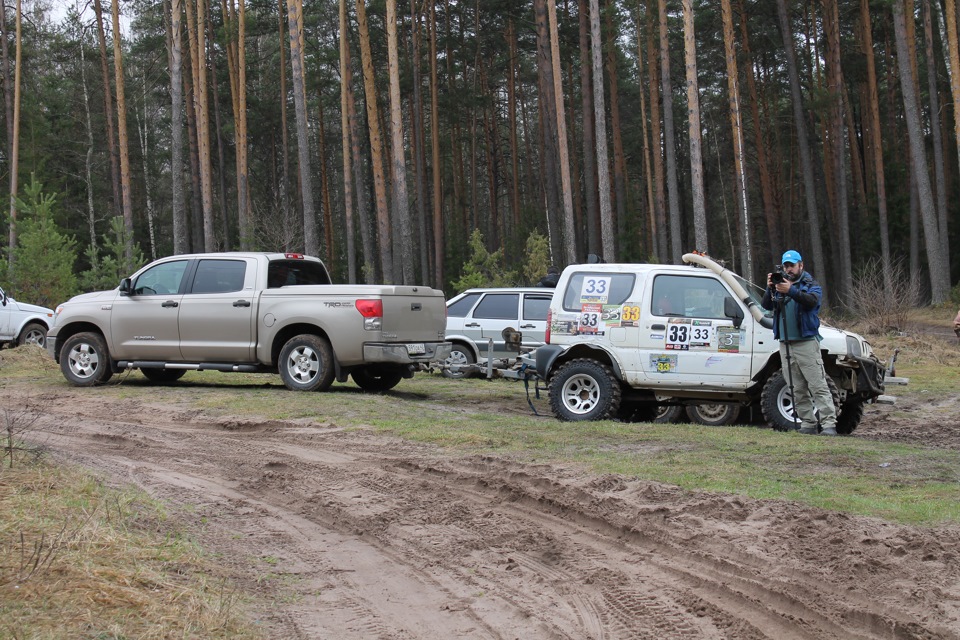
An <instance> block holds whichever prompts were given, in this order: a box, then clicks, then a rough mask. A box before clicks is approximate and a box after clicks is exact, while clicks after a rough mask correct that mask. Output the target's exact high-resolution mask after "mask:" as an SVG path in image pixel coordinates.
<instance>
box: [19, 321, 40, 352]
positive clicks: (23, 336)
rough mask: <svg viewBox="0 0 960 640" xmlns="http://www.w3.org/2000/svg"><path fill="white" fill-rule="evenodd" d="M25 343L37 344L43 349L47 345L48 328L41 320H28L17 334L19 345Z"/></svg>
mask: <svg viewBox="0 0 960 640" xmlns="http://www.w3.org/2000/svg"><path fill="white" fill-rule="evenodd" d="M25 344H35V345H37V346H38V347H40V348H41V349H42V348H44V347H45V346H47V328H46V327H44V326H43V325H42V324H40V323H39V322H28V323H27V326H25V327H24V328H23V331H21V332H20V335H19V336H17V346H18V347H22V346H23V345H25Z"/></svg>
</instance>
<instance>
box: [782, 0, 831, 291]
mask: <svg viewBox="0 0 960 640" xmlns="http://www.w3.org/2000/svg"><path fill="white" fill-rule="evenodd" d="M777 15H778V17H779V22H780V35H781V37H782V38H783V49H784V53H785V54H786V59H787V74H788V75H789V78H790V96H791V99H792V103H793V123H794V126H795V127H796V128H797V149H798V151H799V153H800V166H801V172H802V176H803V186H804V196H805V200H806V205H807V223H808V225H809V227H810V245H811V253H812V255H813V260H812V261H809V259H805V260H804V263H805V264H806V266H807V267H808V268H810V269H811V271H813V272H814V273H816V269H825V268H826V262H825V261H824V256H823V244H822V242H821V239H820V214H819V212H818V211H817V197H816V181H815V179H814V174H813V160H812V158H811V155H810V142H809V137H808V135H807V124H806V121H805V120H804V114H803V94H802V93H801V92H800V74H799V72H798V70H797V54H796V51H795V50H794V47H793V35H792V32H791V31H790V21H789V18H788V16H787V5H786V0H777ZM781 224H782V222H781ZM811 262H812V263H811ZM822 283H823V279H822V278H821V284H822Z"/></svg>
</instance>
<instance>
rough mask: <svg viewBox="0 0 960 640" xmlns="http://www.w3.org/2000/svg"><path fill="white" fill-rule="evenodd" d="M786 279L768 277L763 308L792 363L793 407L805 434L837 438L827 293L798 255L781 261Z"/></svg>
mask: <svg viewBox="0 0 960 640" xmlns="http://www.w3.org/2000/svg"><path fill="white" fill-rule="evenodd" d="M780 261H781V263H782V269H783V271H782V274H781V273H779V272H778V274H777V275H778V276H780V275H782V278H780V277H774V274H772V273H768V274H767V291H766V293H765V294H764V296H763V301H762V302H761V303H760V304H761V306H762V307H763V308H764V309H772V310H773V337H774V338H776V339H777V340H779V341H780V361H781V362H782V363H789V367H787V368H786V369H785V370H786V371H787V376H788V377H787V380H788V383H789V384H790V385H791V387H792V392H793V406H794V408H795V409H796V411H797V414H798V415H799V417H800V422H801V429H800V433H805V434H810V435H816V434H817V417H816V414H815V413H814V406H816V409H817V410H819V412H820V426H821V427H822V431H821V432H820V433H821V434H822V435H825V436H835V435H837V410H836V407H835V406H834V404H833V396H832V394H831V393H830V387H828V386H827V372H826V370H824V368H823V359H822V358H821V357H820V340H821V337H820V331H819V329H820V317H819V313H820V302H821V298H822V296H823V289H822V288H821V287H820V283H818V282H817V281H816V280H814V279H813V276H812V275H810V274H809V273H807V272H805V271H804V270H803V259H802V258H801V257H800V254H799V253H798V252H796V251H794V250H792V249H791V250H790V251H787V252H786V253H784V254H783V257H782V258H781V259H780Z"/></svg>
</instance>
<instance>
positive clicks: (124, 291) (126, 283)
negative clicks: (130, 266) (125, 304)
mask: <svg viewBox="0 0 960 640" xmlns="http://www.w3.org/2000/svg"><path fill="white" fill-rule="evenodd" d="M120 295H122V296H128V295H130V278H124V279H123V280H121V281H120Z"/></svg>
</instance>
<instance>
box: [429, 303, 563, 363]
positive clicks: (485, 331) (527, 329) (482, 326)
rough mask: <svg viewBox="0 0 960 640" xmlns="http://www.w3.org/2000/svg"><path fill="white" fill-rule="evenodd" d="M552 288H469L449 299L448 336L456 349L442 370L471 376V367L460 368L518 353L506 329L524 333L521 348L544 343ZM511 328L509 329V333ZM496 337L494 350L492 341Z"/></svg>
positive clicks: (527, 348) (514, 355)
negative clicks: (449, 366)
mask: <svg viewBox="0 0 960 640" xmlns="http://www.w3.org/2000/svg"><path fill="white" fill-rule="evenodd" d="M552 297H553V289H548V288H543V287H519V288H490V289H468V290H466V291H464V292H463V293H461V294H460V295H457V296H455V297H453V298H451V299H450V300H448V301H447V331H446V337H445V339H446V340H447V342H452V343H453V350H452V352H451V354H450V357H449V358H448V359H447V361H446V364H447V365H451V366H452V368H447V367H445V368H444V370H443V374H444V375H445V376H447V377H448V378H463V377H467V376H469V374H470V373H471V370H470V369H467V368H464V369H458V368H457V366H460V367H466V366H468V365H472V364H474V363H477V362H483V361H485V360H487V359H488V358H489V357H491V356H492V357H493V358H494V359H503V358H511V357H516V356H517V347H516V346H515V345H513V344H511V342H510V341H509V340H508V339H507V338H506V337H504V330H506V329H511V330H512V331H519V332H520V334H521V341H520V348H521V349H522V350H524V351H528V350H532V349H535V348H537V347H539V346H541V345H542V344H543V343H544V340H545V335H546V331H547V311H548V310H549V309H550V299H551V298H552ZM510 333H511V332H509V331H508V332H507V334H508V337H509V335H510ZM491 340H493V349H492V352H491V349H490V344H491V343H490V341H491Z"/></svg>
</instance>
